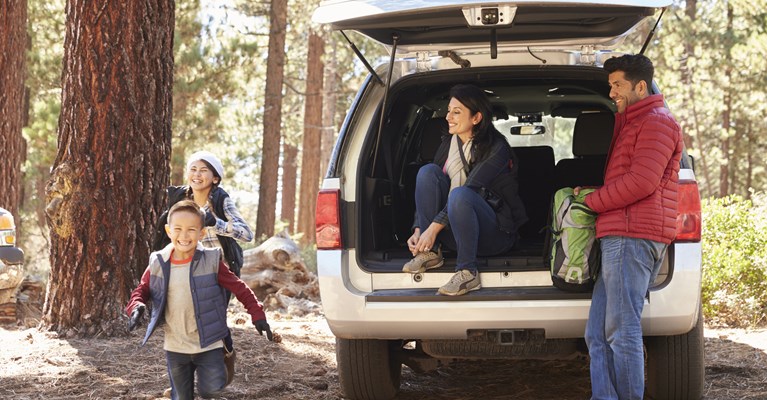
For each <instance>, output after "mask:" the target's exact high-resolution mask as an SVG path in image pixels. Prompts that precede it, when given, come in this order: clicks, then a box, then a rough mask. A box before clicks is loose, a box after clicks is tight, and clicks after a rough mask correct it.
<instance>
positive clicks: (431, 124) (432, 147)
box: [420, 117, 449, 161]
mask: <svg viewBox="0 0 767 400" xmlns="http://www.w3.org/2000/svg"><path fill="white" fill-rule="evenodd" d="M448 134H449V132H448V128H447V120H446V119H445V118H444V117H435V118H432V119H430V120H428V121H426V123H425V124H424V127H423V131H422V132H421V148H420V153H421V160H423V161H432V160H434V154H435V153H436V152H437V148H438V147H439V145H440V144H441V143H442V136H443V135H448Z"/></svg>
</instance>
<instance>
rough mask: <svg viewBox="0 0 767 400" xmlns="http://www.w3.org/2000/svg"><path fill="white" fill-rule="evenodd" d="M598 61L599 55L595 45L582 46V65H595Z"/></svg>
mask: <svg viewBox="0 0 767 400" xmlns="http://www.w3.org/2000/svg"><path fill="white" fill-rule="evenodd" d="M596 63H597V55H596V52H594V45H593V44H589V45H586V46H581V60H580V62H579V64H580V65H595V64H596Z"/></svg>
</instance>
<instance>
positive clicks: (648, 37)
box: [639, 7, 666, 54]
mask: <svg viewBox="0 0 767 400" xmlns="http://www.w3.org/2000/svg"><path fill="white" fill-rule="evenodd" d="M664 12H666V8H665V7H663V8H661V9H660V15H659V16H658V20H657V21H655V26H653V27H652V30H651V31H650V33H648V34H647V39H645V41H644V45H642V50H640V51H639V54H644V51H645V50H647V46H648V45H649V44H650V41H651V40H652V37H653V35H655V30H656V29H658V24H659V23H660V19H661V18H663V13H664Z"/></svg>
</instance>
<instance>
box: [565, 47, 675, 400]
mask: <svg viewBox="0 0 767 400" xmlns="http://www.w3.org/2000/svg"><path fill="white" fill-rule="evenodd" d="M604 68H605V70H606V71H607V72H608V73H609V83H610V98H612V99H613V100H614V101H615V104H616V106H617V107H618V113H617V114H616V116H615V128H614V131H613V139H612V144H611V145H610V151H609V153H608V159H607V168H606V172H605V180H604V186H602V187H600V188H599V189H597V190H596V191H594V192H593V193H590V194H589V195H588V196H586V198H585V202H586V205H588V206H589V207H590V208H591V209H592V210H594V211H596V212H597V213H598V214H599V215H598V217H597V223H596V228H597V238H599V239H600V245H601V248H602V270H601V272H600V275H599V277H598V278H597V281H596V284H595V286H594V293H593V295H592V298H591V309H590V311H589V320H588V323H587V326H586V343H587V344H588V347H589V356H590V357H591V388H592V399H621V400H623V399H637V400H641V399H642V397H643V394H644V356H643V351H642V326H641V324H640V320H641V316H642V308H643V307H644V300H645V296H646V295H647V290H648V287H649V285H650V283H651V282H652V281H653V280H655V278H656V277H657V275H658V271H659V270H660V267H661V263H662V260H663V257H664V255H665V252H666V248H667V247H668V245H669V243H671V241H672V240H673V239H674V236H675V235H676V213H677V186H678V180H679V176H678V173H679V160H680V158H681V154H682V134H681V131H680V128H679V125H678V124H677V123H676V121H675V120H674V118H673V117H672V116H671V113H670V111H669V110H668V109H666V108H665V106H664V102H663V96H662V95H660V94H654V95H651V94H650V88H651V84H652V79H653V72H654V68H653V65H652V62H651V61H650V60H649V59H648V58H647V57H645V56H643V55H624V56H621V57H617V58H612V59H609V60H607V61H606V62H605V65H604ZM576 191H580V188H576Z"/></svg>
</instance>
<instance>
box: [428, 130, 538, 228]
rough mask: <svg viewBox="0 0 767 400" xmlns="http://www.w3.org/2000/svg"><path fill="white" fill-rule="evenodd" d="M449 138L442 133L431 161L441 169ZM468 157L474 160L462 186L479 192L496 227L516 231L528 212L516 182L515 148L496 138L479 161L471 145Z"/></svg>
mask: <svg viewBox="0 0 767 400" xmlns="http://www.w3.org/2000/svg"><path fill="white" fill-rule="evenodd" d="M452 138H453V135H446V136H444V137H443V138H442V144H440V146H439V148H438V149H437V152H436V154H435V155H434V163H435V164H437V165H439V166H440V168H441V167H443V166H444V165H445V162H446V161H447V156H448V153H449V150H450V140H451V139H452ZM504 140H505V139H504ZM471 158H472V160H474V161H473V162H472V164H471V165H470V169H469V172H468V173H467V174H466V183H465V184H464V186H466V187H468V188H470V189H472V190H474V191H475V192H477V193H479V194H480V196H482V198H484V199H485V200H486V201H487V202H488V204H490V206H491V207H493V210H495V215H496V218H497V222H498V229H500V230H502V231H504V232H507V233H516V232H517V230H518V229H519V227H520V226H522V224H524V223H525V222H527V213H526V212H525V206H524V204H522V199H521V198H520V197H519V183H518V182H517V172H518V171H519V165H518V161H517V156H516V154H514V150H512V149H511V147H509V146H508V143H503V142H501V140H500V139H496V140H495V141H494V142H493V143H491V145H490V148H489V149H488V152H487V154H486V155H485V157H484V158H483V159H482V160H478V161H477V158H476V154H475V153H474V147H472V157H471Z"/></svg>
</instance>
